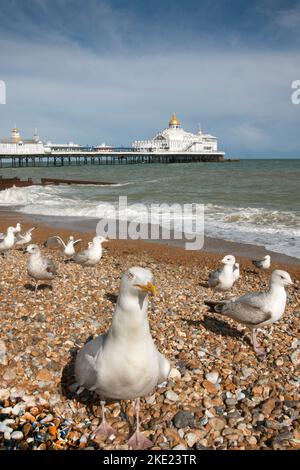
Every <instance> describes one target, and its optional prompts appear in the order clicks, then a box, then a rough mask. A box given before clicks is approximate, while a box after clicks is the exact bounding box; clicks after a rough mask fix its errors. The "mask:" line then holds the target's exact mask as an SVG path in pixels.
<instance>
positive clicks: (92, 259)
mask: <svg viewBox="0 0 300 470" xmlns="http://www.w3.org/2000/svg"><path fill="white" fill-rule="evenodd" d="M108 241H109V240H107V239H106V238H104V237H102V236H101V235H97V236H96V237H94V238H93V240H92V242H89V245H88V248H87V249H86V250H83V251H80V252H79V253H77V254H76V255H75V256H73V258H72V261H74V262H75V263H77V264H81V265H82V266H94V265H95V264H97V263H98V262H99V261H100V259H101V257H102V243H103V242H108Z"/></svg>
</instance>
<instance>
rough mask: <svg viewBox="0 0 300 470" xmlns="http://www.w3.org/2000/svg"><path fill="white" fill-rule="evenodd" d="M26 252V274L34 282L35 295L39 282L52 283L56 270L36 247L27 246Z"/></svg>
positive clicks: (32, 245) (51, 262) (52, 263)
mask: <svg viewBox="0 0 300 470" xmlns="http://www.w3.org/2000/svg"><path fill="white" fill-rule="evenodd" d="M26 251H27V253H29V254H30V257H29V260H28V262H27V272H28V274H29V276H30V277H32V278H33V279H34V280H35V295H36V293H37V289H38V283H39V281H48V280H49V281H53V279H54V278H55V276H56V273H57V269H56V265H55V264H54V262H53V261H52V260H51V259H49V258H46V256H44V255H43V254H42V253H41V250H40V249H39V247H38V246H37V245H34V244H31V245H28V246H27V249H26ZM51 285H52V283H51ZM52 288H53V286H52Z"/></svg>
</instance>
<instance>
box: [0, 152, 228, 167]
mask: <svg viewBox="0 0 300 470" xmlns="http://www.w3.org/2000/svg"><path fill="white" fill-rule="evenodd" d="M223 161H224V152H209V153H196V152H176V153H175V152H174V153H170V152H138V151H135V150H133V149H112V150H110V151H93V150H72V151H67V152H63V151H52V152H51V153H42V154H22V153H16V154H0V168H21V167H53V166H67V165H74V166H79V165H129V164H141V163H148V164H150V163H164V164H168V163H191V162H223Z"/></svg>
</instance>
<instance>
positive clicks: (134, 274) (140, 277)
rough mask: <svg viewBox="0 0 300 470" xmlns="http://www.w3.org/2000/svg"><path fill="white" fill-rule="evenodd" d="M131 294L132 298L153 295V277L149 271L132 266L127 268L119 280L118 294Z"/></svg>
mask: <svg viewBox="0 0 300 470" xmlns="http://www.w3.org/2000/svg"><path fill="white" fill-rule="evenodd" d="M125 293H126V294H131V295H132V296H135V297H138V296H141V295H142V296H144V297H145V296H147V295H155V287H154V285H153V275H152V273H151V271H149V269H145V268H140V267H138V266H134V267H132V268H129V269H128V270H127V271H126V272H125V273H124V274H123V275H122V278H121V284H120V294H125Z"/></svg>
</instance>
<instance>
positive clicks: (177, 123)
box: [169, 113, 180, 126]
mask: <svg viewBox="0 0 300 470" xmlns="http://www.w3.org/2000/svg"><path fill="white" fill-rule="evenodd" d="M169 126H180V121H179V119H177V116H176V114H175V113H174V114H172V116H171V119H170V121H169Z"/></svg>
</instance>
